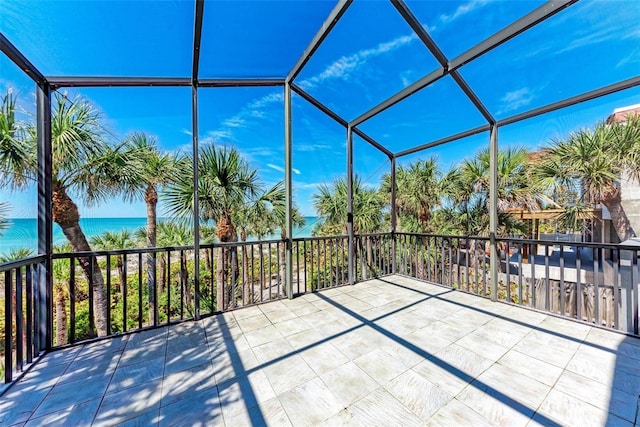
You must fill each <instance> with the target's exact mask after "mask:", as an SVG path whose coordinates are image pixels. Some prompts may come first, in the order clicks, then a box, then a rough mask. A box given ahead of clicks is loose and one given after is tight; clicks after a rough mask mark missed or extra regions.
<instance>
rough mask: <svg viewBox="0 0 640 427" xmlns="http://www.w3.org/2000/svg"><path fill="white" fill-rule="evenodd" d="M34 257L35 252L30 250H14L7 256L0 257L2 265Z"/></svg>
mask: <svg viewBox="0 0 640 427" xmlns="http://www.w3.org/2000/svg"><path fill="white" fill-rule="evenodd" d="M31 255H33V251H32V250H31V249H29V248H18V249H12V250H10V251H9V253H8V254H6V255H0V264H2V263H3V262H10V261H16V260H19V259H23V258H29V257H30V256H31Z"/></svg>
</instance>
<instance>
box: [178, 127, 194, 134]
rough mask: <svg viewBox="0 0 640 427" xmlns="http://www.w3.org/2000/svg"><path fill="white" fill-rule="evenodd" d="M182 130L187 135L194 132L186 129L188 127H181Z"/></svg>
mask: <svg viewBox="0 0 640 427" xmlns="http://www.w3.org/2000/svg"><path fill="white" fill-rule="evenodd" d="M180 132H182V133H184V134H185V135H189V136H193V133H192V132H191V131H190V130H189V129H186V128H182V129H180Z"/></svg>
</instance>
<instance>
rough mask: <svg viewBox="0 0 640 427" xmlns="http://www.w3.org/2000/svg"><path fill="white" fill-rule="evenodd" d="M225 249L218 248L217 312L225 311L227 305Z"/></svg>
mask: <svg viewBox="0 0 640 427" xmlns="http://www.w3.org/2000/svg"><path fill="white" fill-rule="evenodd" d="M224 258H225V248H224V246H221V247H220V248H218V261H217V265H216V310H218V311H224V309H225V308H226V304H225V298H224V294H225V274H224V270H225V260H224Z"/></svg>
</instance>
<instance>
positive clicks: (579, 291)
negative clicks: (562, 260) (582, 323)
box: [576, 246, 584, 320]
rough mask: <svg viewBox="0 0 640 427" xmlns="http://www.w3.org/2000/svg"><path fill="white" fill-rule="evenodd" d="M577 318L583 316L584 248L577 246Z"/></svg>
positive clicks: (580, 318)
mask: <svg viewBox="0 0 640 427" xmlns="http://www.w3.org/2000/svg"><path fill="white" fill-rule="evenodd" d="M576 318H577V319H578V320H584V319H583V318H582V248H581V247H580V246H576Z"/></svg>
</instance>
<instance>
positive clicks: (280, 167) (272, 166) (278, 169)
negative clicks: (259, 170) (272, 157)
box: [267, 163, 300, 175]
mask: <svg viewBox="0 0 640 427" xmlns="http://www.w3.org/2000/svg"><path fill="white" fill-rule="evenodd" d="M267 167H269V168H271V169H275V170H277V171H278V172H283V173H284V172H285V170H284V168H283V167H282V166H278V165H274V164H273V163H267ZM291 171H292V172H293V173H295V174H296V175H300V170H299V169H296V168H291Z"/></svg>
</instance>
